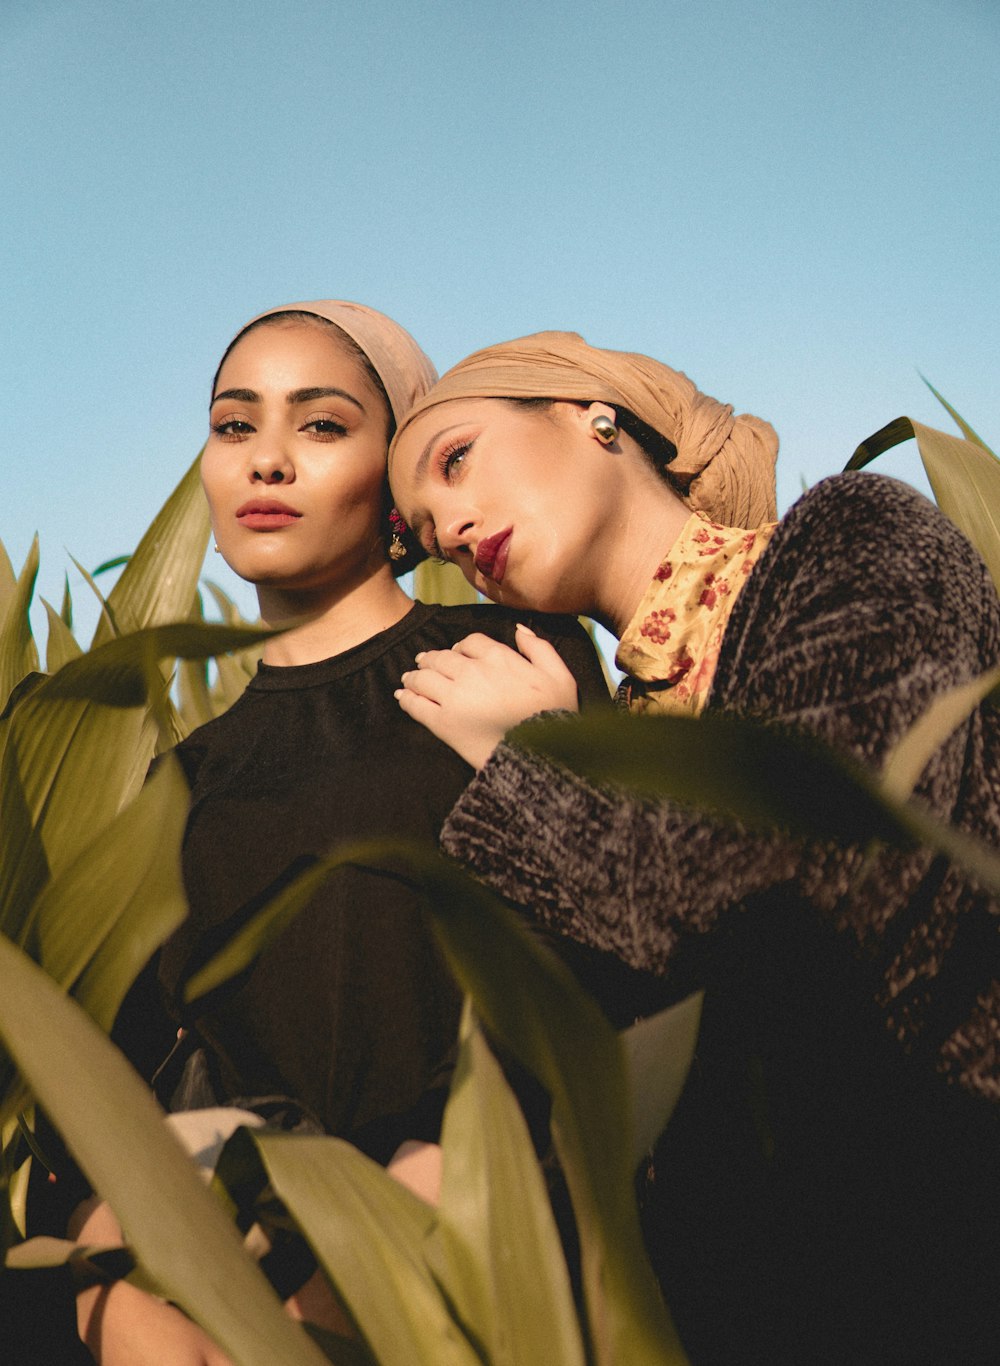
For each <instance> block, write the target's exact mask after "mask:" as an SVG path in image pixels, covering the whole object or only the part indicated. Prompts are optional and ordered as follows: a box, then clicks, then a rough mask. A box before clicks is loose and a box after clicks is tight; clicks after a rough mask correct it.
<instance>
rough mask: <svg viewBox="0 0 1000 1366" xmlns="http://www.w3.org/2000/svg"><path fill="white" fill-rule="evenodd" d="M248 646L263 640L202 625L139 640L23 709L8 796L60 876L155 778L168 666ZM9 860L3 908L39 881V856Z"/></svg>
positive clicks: (8, 764) (7, 769) (79, 665)
mask: <svg viewBox="0 0 1000 1366" xmlns="http://www.w3.org/2000/svg"><path fill="white" fill-rule="evenodd" d="M248 638H259V634H258V635H257V636H256V637H254V634H253V633H252V632H250V633H248V632H245V631H244V632H240V631H238V630H234V628H232V627H223V626H218V625H213V626H199V625H197V624H195V623H180V624H178V625H175V626H165V627H156V628H153V629H152V630H149V631H145V632H137V633H135V634H134V635H132V636H123V637H121V638H119V639H117V640H112V641H110V642H109V643H108V644H107V645H104V646H101V647H99V648H97V649H95V650H91V651H90V652H89V653H87V654H85V655H81V656H80V657H79V658H78V659H74V660H71V661H70V662H69V663H68V664H66V665H64V666H63V668H62V669H60V670H59V672H58V673H56V674H53V675H52V676H51V677H50V678H48V679H46V680H45V681H44V682H43V683H42V684H41V685H40V686H38V687H37V688H35V689H34V691H33V692H31V694H30V695H29V696H28V697H27V698H26V699H25V700H24V701H23V702H22V703H20V705H19V706H18V707H17V708H16V710H15V712H14V714H13V716H12V718H11V722H10V726H9V729H8V734H7V740H6V745H5V747H4V752H3V757H2V762H0V791H6V790H8V789H11V790H12V789H13V787H14V786H17V787H18V788H19V791H20V793H21V795H22V797H23V805H24V809H25V811H26V813H27V822H28V825H29V826H30V827H31V828H34V829H37V831H38V834H39V836H40V839H41V841H42V847H43V849H44V853H45V857H46V859H47V860H48V863H49V865H50V867H51V869H52V871H53V872H55V871H57V870H58V869H59V868H62V867H65V866H66V864H67V863H68V862H69V861H71V860H72V859H73V858H74V857H75V856H76V855H77V854H78V853H79V852H80V851H81V850H82V849H83V847H84V846H85V845H86V844H87V843H89V841H90V840H91V839H92V838H93V836H94V835H95V834H96V833H97V832H98V831H99V830H100V829H102V828H103V827H104V826H105V825H106V824H107V823H108V821H109V820H110V819H111V818H112V817H113V816H114V814H115V813H116V812H117V811H118V810H119V809H120V808H121V807H122V806H123V805H124V804H125V803H126V802H127V801H129V800H130V799H131V798H132V797H133V796H134V795H135V793H136V792H137V791H138V789H139V787H140V786H141V784H142V781H143V779H144V778H145V776H146V772H147V770H148V768H149V764H150V761H151V760H152V758H153V755H154V753H155V751H156V747H157V738H158V734H157V727H156V724H155V720H154V718H153V716H152V715H151V713H150V711H149V709H148V708H147V706H146V705H145V702H146V698H147V696H148V695H149V692H150V689H152V690H153V691H152V701H153V702H154V703H156V704H158V705H159V706H160V710H161V712H162V711H163V709H164V705H165V704H164V700H163V687H164V685H163V682H162V678H161V676H160V673H159V670H158V661H159V660H161V659H163V658H164V657H169V656H174V655H189V656H191V657H195V656H197V655H199V654H206V653H211V652H212V651H213V650H216V649H228V648H231V647H232V646H234V645H241V644H244V643H245V642H246V640H247V639H248ZM157 690H158V691H157ZM104 703H108V704H109V705H104ZM0 838H2V834H0ZM8 853H9V855H10V858H11V860H12V862H11V863H9V864H7V865H5V866H0V907H2V906H3V905H4V892H5V891H6V892H8V893H9V892H10V890H11V887H12V885H16V884H23V885H25V886H27V885H28V884H30V883H32V881H33V879H32V878H29V877H28V874H27V873H26V872H25V870H24V865H26V863H30V859H31V854H32V851H31V849H30V848H26V849H25V850H24V851H22V850H20V849H19V848H18V847H14V848H10V849H8ZM26 879H27V881H26ZM34 890H35V891H36V892H37V886H35V887H34Z"/></svg>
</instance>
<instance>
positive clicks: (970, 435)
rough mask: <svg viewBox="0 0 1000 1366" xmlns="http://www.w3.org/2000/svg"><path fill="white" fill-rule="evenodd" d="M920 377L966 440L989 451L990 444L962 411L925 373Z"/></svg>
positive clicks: (992, 452) (993, 452)
mask: <svg viewBox="0 0 1000 1366" xmlns="http://www.w3.org/2000/svg"><path fill="white" fill-rule="evenodd" d="M920 378H921V379H922V380H923V381H924V383H925V384H926V385H927V387H928V389H929V390H930V391H931V393H932V394H933V395H934V397H935V398H936V399H937V401H938V403H940V404H941V407H942V408H944V409H945V411H946V412H947V413H948V414H949V416H950V417H952V418H953V419H954V421H955V423H956V425H957V426H958V428H959V430H960V431H961V433H962V435H963V436H964V437H965V439H966V441H973V442H975V444H976V445H977V446H982V448H983V450H984V451H989V450H990V448H989V446H987V444H986V442H985V441H984V440H983V438H982V437H981V436H979V434H978V433H977V432H974V431H973V430H972V428H971V427H970V426H969V424H968V423H967V422H966V420H965V418H964V417H962V415H961V413H958V412H956V411H955V409H954V408H953V407H952V406H951V404H950V403H949V402H948V400H947V399H946V398H944V397H943V396H942V395H941V394H939V393H938V391H937V390H936V389H935V388H934V385H933V384H931V382H930V380H928V379H924V376H923V375H921V376H920ZM990 454H991V455H994V454H996V452H995V451H990Z"/></svg>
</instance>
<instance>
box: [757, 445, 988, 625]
mask: <svg viewBox="0 0 1000 1366" xmlns="http://www.w3.org/2000/svg"><path fill="white" fill-rule="evenodd" d="M765 561H766V564H765ZM761 565H762V567H764V568H765V570H766V569H767V568H768V567H769V568H770V570H771V571H772V572H774V571H778V572H779V576H780V577H784V576H785V575H786V574H789V573H803V574H807V575H813V576H818V577H823V578H825V577H830V576H835V577H836V578H838V579H839V580H841V581H842V582H844V583H848V582H851V581H853V582H857V581H858V580H859V579H861V578H864V577H866V576H871V575H878V576H879V578H878V582H884V584H885V586H886V589H887V590H888V588H889V586H890V585H899V584H903V583H908V584H910V585H913V586H914V587H916V586H917V585H920V584H924V585H926V586H927V587H928V589H930V588H931V586H932V585H933V584H935V583H944V582H954V581H955V580H956V579H961V580H962V581H963V582H964V583H965V584H966V585H967V587H968V588H970V589H971V590H972V591H975V592H976V593H977V594H978V593H980V592H982V593H984V594H985V600H986V601H989V599H990V598H991V597H995V591H994V590H993V589H992V586H991V583H990V580H989V576H988V574H987V572H986V568H985V566H984V565H983V562H982V560H981V558H980V556H979V555H978V553H977V552H976V550H975V548H974V547H973V546H972V544H971V543H970V542H969V541H968V539H967V538H966V537H965V536H964V535H963V534H962V533H961V532H960V531H959V530H958V528H957V527H956V526H955V525H954V524H953V523H952V522H951V521H950V520H949V519H948V518H947V517H946V516H945V515H944V514H943V513H942V512H941V510H940V509H939V508H938V507H937V506H936V505H935V504H934V503H932V502H931V501H930V500H929V499H928V498H926V497H924V495H923V494H922V493H920V492H919V491H918V490H917V489H915V488H913V487H912V486H911V485H910V484H906V483H903V482H902V481H901V480H898V479H891V478H888V477H886V476H885V475H881V474H871V473H869V472H867V471H860V470H857V471H848V472H846V473H844V474H836V475H832V476H831V477H830V478H828V479H824V480H822V481H821V482H820V483H818V484H816V485H815V486H814V487H813V488H811V489H810V490H809V491H808V492H807V493H805V494H804V495H803V496H802V497H801V498H800V499H799V500H798V502H796V503H795V504H794V506H793V507H792V508H791V509H790V510H789V511H788V513H787V514H786V515H785V516H784V517H783V518H782V520H781V522H780V523H779V525H778V529H777V531H776V532H775V534H774V538H773V540H772V542H771V544H770V546H769V547H768V549H767V551H766V552H765V554H764V556H762V557H761ZM878 582H877V581H875V580H873V581H872V588H873V589H877V586H878Z"/></svg>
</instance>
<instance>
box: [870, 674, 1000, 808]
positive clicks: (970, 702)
mask: <svg viewBox="0 0 1000 1366" xmlns="http://www.w3.org/2000/svg"><path fill="white" fill-rule="evenodd" d="M998 689H1000V668H998V669H992V670H990V672H989V673H985V674H983V675H981V677H979V678H975V679H973V680H972V682H971V683H962V684H960V685H959V686H958V687H955V688H950V689H949V690H948V692H946V693H943V694H942V695H941V696H940V697H936V698H935V699H934V701H933V702H932V703H931V704H930V706H929V707H928V708H927V710H926V711H925V712H924V714H923V716H921V717H920V719H919V720H918V721H917V722H916V723H915V724H914V725H912V726H911V727H910V729H909V730H908V731H907V733H906V734H905V735H904V736H903V738H902V739H901V740H900V741H899V742H898V744H897V745H896V746H895V748H894V749H893V750H892V752H891V753H890V755H889V756H888V758H887V759H886V762H885V764H884V766H883V769H882V790H883V792H884V793H886V795H887V796H889V797H892V798H895V799H896V800H897V801H904V800H905V799H906V798H907V797H908V796H909V795H910V793H911V792H912V791H913V789H914V788H915V787H916V785H917V782H918V781H919V779H920V775H921V773H923V771H924V769H925V768H926V766H927V762H928V760H929V759H930V758H931V755H932V754H934V752H935V751H936V750H937V749H939V748H940V746H941V745H942V744H943V743H944V742H945V740H947V738H948V736H949V735H951V733H952V732H953V731H954V730H956V729H957V727H958V726H960V725H961V724H962V722H963V721H964V720H965V719H966V717H967V716H969V715H970V714H971V713H972V712H973V711H975V709H976V707H978V706H979V704H980V702H982V700H983V698H985V697H989V696H991V695H992V696H993V697H994V699H995V701H996V702H997V704H1000V694H998V692H997V690H998Z"/></svg>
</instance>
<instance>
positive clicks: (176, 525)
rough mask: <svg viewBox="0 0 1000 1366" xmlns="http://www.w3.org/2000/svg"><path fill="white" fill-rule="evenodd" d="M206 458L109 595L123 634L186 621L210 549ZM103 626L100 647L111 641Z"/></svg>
mask: <svg viewBox="0 0 1000 1366" xmlns="http://www.w3.org/2000/svg"><path fill="white" fill-rule="evenodd" d="M200 463H201V453H200V452H199V454H198V457H197V459H196V460H195V461H194V463H193V464H192V465H191V466H190V468H189V469H188V471H187V473H186V474H185V475H184V477H183V479H182V480H181V481H180V483H179V484H178V485H177V488H176V489H175V490H174V491H173V493H172V494H171V495H170V497H169V498H168V499H167V501H166V503H165V504H164V505H163V507H162V509H161V510H160V512H159V513H158V514H157V516H156V517H155V518H154V520H153V522H152V523H151V525H150V527H149V529H148V531H147V532H146V534H145V535H144V536H143V538H142V540H141V541H140V542H139V545H138V547H137V548H136V550H135V552H134V553H133V554H132V555H130V556H129V559H128V564H127V565H126V566H125V568H124V570H123V571H122V574H121V576H120V577H119V579H118V582H117V583H116V584H115V586H114V588H112V590H111V592H110V593H109V594H108V610H109V613H110V616H111V619H112V621H113V622H114V623H115V627H116V628H117V630H118V631H119V632H122V633H124V632H129V631H138V630H140V629H142V628H143V627H147V626H162V625H163V624H165V623H166V622H175V621H178V620H181V619H183V618H186V617H187V615H188V614H189V612H190V610H191V603H192V601H193V600H194V595H195V591H196V589H197V586H198V575H199V574H200V572H201V565H202V561H203V560H204V558H205V550H206V548H207V546H208V537H209V518H208V504H207V503H206V501H205V495H204V493H203V491H202V488H201V480H200V478H199V474H198V470H199V466H200ZM111 634H112V631H111V628H110V627H109V626H108V624H107V622H106V621H104V620H102V621H101V622H100V624H99V625H98V628H97V632H96V634H95V636H94V642H93V643H94V645H101V644H104V643H105V642H106V641H108V640H109V639H110V638H111Z"/></svg>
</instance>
